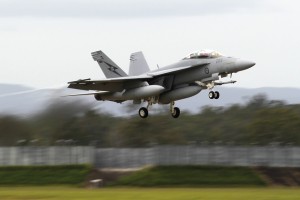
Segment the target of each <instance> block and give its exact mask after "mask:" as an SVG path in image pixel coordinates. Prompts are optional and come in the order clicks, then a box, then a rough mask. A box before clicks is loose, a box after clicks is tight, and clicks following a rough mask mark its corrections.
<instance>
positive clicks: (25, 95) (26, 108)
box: [0, 84, 300, 116]
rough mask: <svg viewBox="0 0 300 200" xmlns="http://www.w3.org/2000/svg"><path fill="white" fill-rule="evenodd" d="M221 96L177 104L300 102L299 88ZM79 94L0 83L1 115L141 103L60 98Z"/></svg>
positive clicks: (225, 90)
mask: <svg viewBox="0 0 300 200" xmlns="http://www.w3.org/2000/svg"><path fill="white" fill-rule="evenodd" d="M216 89H217V90H218V91H219V92H220V94H221V97H220V99H218V100H210V99H209V98H208V96H207V95H208V91H207V90H204V91H202V92H200V94H198V95H196V96H194V97H192V98H188V99H184V100H181V101H177V102H176V106H178V107H180V108H181V110H182V111H188V112H192V113H195V112H198V111H199V110H200V109H201V108H202V107H203V106H206V105H210V106H228V105H231V104H236V103H239V104H244V103H246V102H247V101H248V100H249V99H250V98H251V97H253V96H254V95H258V94H264V95H266V96H267V97H268V99H272V100H283V101H285V102H286V103H287V104H298V103H300V88H272V87H265V88H255V89H247V88H237V87H225V86H224V87H218V88H216ZM77 93H82V92H81V91H79V90H78V91H77V90H72V89H67V88H54V89H33V88H30V87H26V86H22V85H10V84H0V114H2V115H3V114H13V115H20V116H27V115H32V114H35V113H37V112H40V111H42V110H43V109H45V108H46V107H47V106H48V105H49V104H51V103H53V102H55V103H59V102H74V103H76V102H78V101H82V102H85V103H87V104H90V105H91V106H92V107H94V108H95V109H98V110H99V111H101V112H109V113H111V114H114V115H132V114H136V113H137V110H138V108H139V107H140V105H134V106H132V104H131V102H128V103H127V102H126V103H123V104H117V103H114V102H97V101H96V100H95V99H94V97H93V96H80V97H62V96H64V95H67V94H77ZM168 108H169V106H168V105H164V106H161V105H154V106H153V107H152V110H150V112H156V111H157V110H162V109H164V110H168Z"/></svg>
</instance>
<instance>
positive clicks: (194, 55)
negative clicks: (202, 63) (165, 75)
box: [183, 50, 222, 59]
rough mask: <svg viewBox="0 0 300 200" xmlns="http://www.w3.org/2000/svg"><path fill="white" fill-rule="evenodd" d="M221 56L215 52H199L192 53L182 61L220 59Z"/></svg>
mask: <svg viewBox="0 0 300 200" xmlns="http://www.w3.org/2000/svg"><path fill="white" fill-rule="evenodd" d="M221 56H222V54H220V53H219V52H217V51H211V50H200V51H197V52H193V53H191V54H189V55H187V56H186V57H184V58H183V59H201V58H218V57H221Z"/></svg>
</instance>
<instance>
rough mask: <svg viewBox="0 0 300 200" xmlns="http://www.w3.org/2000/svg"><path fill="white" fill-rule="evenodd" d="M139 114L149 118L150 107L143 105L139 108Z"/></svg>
mask: <svg viewBox="0 0 300 200" xmlns="http://www.w3.org/2000/svg"><path fill="white" fill-rule="evenodd" d="M139 115H140V117H141V118H147V117H148V109H147V108H145V107H141V108H140V109H139Z"/></svg>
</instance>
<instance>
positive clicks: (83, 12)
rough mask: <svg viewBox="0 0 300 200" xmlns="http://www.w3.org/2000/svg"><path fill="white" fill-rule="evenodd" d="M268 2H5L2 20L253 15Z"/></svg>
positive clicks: (55, 0) (230, 0) (0, 12)
mask: <svg viewBox="0 0 300 200" xmlns="http://www.w3.org/2000/svg"><path fill="white" fill-rule="evenodd" d="M263 2H265V0H252V1H240V0H222V1H218V0H184V1H183V0H165V1H160V0H138V1H137V0H127V1H124V0H26V1H24V0H2V1H1V3H0V17H70V18H78V17H79V18H81V17H92V18H95V17H96V18H97V17H98V18H139V17H163V16H199V15H209V14H224V13H233V12H245V11H248V12H253V11H254V10H257V9H259V8H260V7H261V6H262V5H263Z"/></svg>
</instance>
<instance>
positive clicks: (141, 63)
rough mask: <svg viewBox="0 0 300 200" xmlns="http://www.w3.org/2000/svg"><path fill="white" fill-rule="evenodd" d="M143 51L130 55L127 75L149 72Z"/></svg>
mask: <svg viewBox="0 0 300 200" xmlns="http://www.w3.org/2000/svg"><path fill="white" fill-rule="evenodd" d="M149 71H150V69H149V66H148V64H147V62H146V59H145V57H144V54H143V52H141V51H140V52H136V53H132V54H131V55H130V64H129V76H137V75H141V74H144V73H146V72H149Z"/></svg>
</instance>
